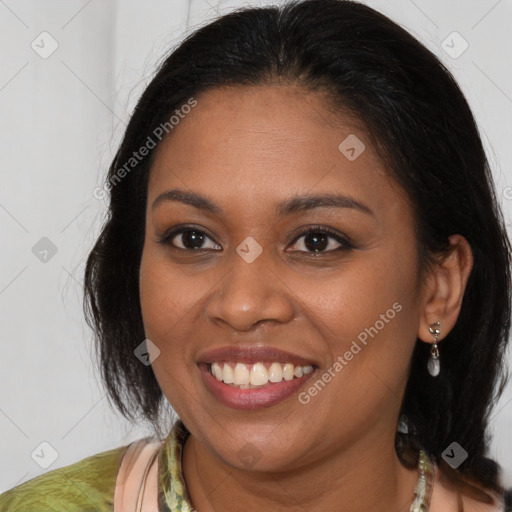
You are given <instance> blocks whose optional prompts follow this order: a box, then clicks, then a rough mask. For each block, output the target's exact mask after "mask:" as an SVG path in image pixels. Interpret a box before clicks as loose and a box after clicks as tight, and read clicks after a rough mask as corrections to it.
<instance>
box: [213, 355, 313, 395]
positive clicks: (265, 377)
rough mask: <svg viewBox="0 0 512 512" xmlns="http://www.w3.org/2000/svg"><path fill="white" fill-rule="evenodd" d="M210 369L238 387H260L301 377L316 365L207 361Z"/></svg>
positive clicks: (226, 381) (221, 378) (226, 382)
mask: <svg viewBox="0 0 512 512" xmlns="http://www.w3.org/2000/svg"><path fill="white" fill-rule="evenodd" d="M207 367H208V370H209V372H210V374H211V375H213V376H214V377H215V378H216V379H217V380H218V381H220V382H223V383H224V384H227V385H229V386H231V387H234V388H238V389H260V388H263V387H265V386H268V385H272V384H278V383H280V382H283V381H290V380H293V379H300V378H301V377H303V376H304V375H308V374H309V373H311V372H312V371H313V370H314V369H315V366H314V365H294V364H293V363H281V362H277V361H273V362H270V361H266V362H264V361H260V362H257V363H254V364H245V363H241V362H236V361H225V362H217V361H216V362H213V363H207Z"/></svg>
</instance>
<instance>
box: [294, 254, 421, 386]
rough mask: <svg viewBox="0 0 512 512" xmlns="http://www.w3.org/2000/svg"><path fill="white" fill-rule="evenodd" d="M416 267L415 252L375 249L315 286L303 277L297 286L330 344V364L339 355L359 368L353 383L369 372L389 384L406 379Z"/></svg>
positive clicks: (412, 335) (413, 327) (414, 308)
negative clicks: (404, 377)
mask: <svg viewBox="0 0 512 512" xmlns="http://www.w3.org/2000/svg"><path fill="white" fill-rule="evenodd" d="M415 268H416V267H415V259H414V256H413V252H412V251H410V252H408V251H405V250H402V252H401V254H397V253H396V252H395V251H392V250H390V251H388V252H386V251H381V250H375V251H374V252H373V254H371V253H370V252H368V253H366V254H364V255H360V256H359V257H358V259H356V260H353V261H352V262H351V264H350V265H347V267H346V269H345V270H341V271H340V272H339V273H338V274H337V275H335V274H331V275H330V276H329V277H328V278H325V279H320V280H319V281H318V285H317V286H312V284H311V280H306V279H304V278H301V280H300V281H298V282H297V283H295V286H294V290H295V291H296V292H297V294H298V295H299V294H300V296H301V298H302V299H301V300H302V301H303V303H304V304H307V307H305V311H304V312H305V314H306V315H309V316H310V319H309V320H310V321H311V322H314V323H315V325H316V326H317V330H318V331H319V332H321V334H322V338H323V339H324V340H325V342H326V344H327V347H326V349H327V350H328V353H329V358H330V361H328V362H330V363H331V364H332V363H333V362H334V361H336V360H338V357H339V356H341V357H342V358H344V360H345V361H346V362H347V364H346V369H347V370H349V371H350V368H349V367H353V368H354V369H355V368H357V370H355V371H354V373H352V372H350V373H352V376H353V378H354V379H355V380H360V379H361V378H363V374H365V373H366V371H372V372H373V373H377V374H378V375H380V376H382V378H383V379H385V381H394V380H396V379H400V378H403V376H404V374H405V372H406V370H407V366H408V362H409V360H410V356H411V353H412V349H413V347H414V341H415V339H416V330H417V321H416V319H417V316H418V309H417V304H416V301H417V297H416V294H417V292H416V290H415V286H414V283H415ZM356 361H357V362H356ZM344 369H345V368H344ZM360 369H364V370H365V372H361V371H360ZM397 369H398V370H399V371H397Z"/></svg>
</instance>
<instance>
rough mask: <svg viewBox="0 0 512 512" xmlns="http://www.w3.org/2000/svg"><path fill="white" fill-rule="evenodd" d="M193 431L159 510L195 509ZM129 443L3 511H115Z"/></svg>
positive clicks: (161, 487) (163, 472)
mask: <svg viewBox="0 0 512 512" xmlns="http://www.w3.org/2000/svg"><path fill="white" fill-rule="evenodd" d="M188 435H189V431H188V430H187V428H186V427H185V425H184V424H183V422H182V421H181V420H178V421H177V422H176V423H175V424H174V426H173V427H172V429H171V432H170V433H169V435H168V436H167V438H166V439H165V441H163V444H162V449H159V454H158V512H194V509H193V508H192V505H191V501H190V496H189V495H188V492H187V487H186V484H185V480H184V477H183V473H182V455H183V446H184V444H185V440H186V439H187V437H188ZM132 444H133V443H132ZM130 446H131V445H126V446H121V447H119V448H116V449H113V450H109V451H106V452H102V453H99V454H97V455H93V456H92V457H88V458H86V459H83V460H81V461H79V462H77V463H75V464H72V465H70V466H65V467H63V468H59V469H55V470H53V471H50V472H48V473H45V474H43V475H41V476H38V477H36V478H33V479H32V480H29V481H28V482H25V483H23V484H21V485H18V486H17V487H14V488H12V489H10V490H9V491H7V492H5V493H3V494H1V495H0V512H113V509H114V490H115V485H116V479H117V475H118V472H119V468H120V465H121V460H122V458H123V456H124V454H125V453H126V450H127V449H128V448H129V447H130ZM420 488H421V489H423V485H420V486H417V489H416V490H417V491H420V492H419V493H420V494H421V489H420ZM427 494H428V493H427ZM511 495H512V492H511V490H510V489H509V490H508V492H507V494H506V497H505V508H504V510H505V511H506V512H511V511H512V508H511V501H512V499H511ZM420 510H423V509H422V508H420Z"/></svg>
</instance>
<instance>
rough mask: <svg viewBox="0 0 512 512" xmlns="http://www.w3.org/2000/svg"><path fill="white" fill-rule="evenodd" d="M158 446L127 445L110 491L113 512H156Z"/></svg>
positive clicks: (149, 443) (144, 441)
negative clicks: (113, 489)
mask: <svg viewBox="0 0 512 512" xmlns="http://www.w3.org/2000/svg"><path fill="white" fill-rule="evenodd" d="M161 447H162V442H160V441H154V440H149V439H148V438H145V439H140V440H138V441H135V442H133V443H131V444H130V445H129V446H128V448H127V450H126V452H125V454H124V456H123V459H122V461H121V465H120V467H119V472H118V474H117V479H116V488H115V491H114V512H158V453H159V449H160V448H161Z"/></svg>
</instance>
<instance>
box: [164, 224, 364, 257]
mask: <svg viewBox="0 0 512 512" xmlns="http://www.w3.org/2000/svg"><path fill="white" fill-rule="evenodd" d="M188 231H194V232H197V233H201V234H203V235H205V236H207V237H208V238H209V239H210V240H212V241H213V242H214V243H216V244H217V242H215V241H214V240H213V238H212V237H211V236H209V235H208V234H207V233H206V232H205V231H204V230H202V229H200V228H199V227H197V226H193V225H190V226H183V227H180V228H179V229H175V230H173V231H171V232H170V233H168V232H166V233H164V234H163V236H162V237H161V238H160V239H158V240H157V243H159V244H161V245H169V246H170V247H171V248H173V249H176V250H178V251H188V252H209V251H217V249H202V248H198V249H183V248H182V247H176V246H175V245H173V244H172V242H171V241H172V239H173V238H174V237H176V236H177V235H180V234H183V233H186V232H188ZM311 233H313V234H322V235H327V236H328V237H329V238H333V239H334V240H336V242H338V243H339V244H340V247H337V248H335V249H330V250H328V251H319V252H314V251H298V252H300V253H305V254H308V255H314V256H318V255H321V254H332V253H335V252H338V251H349V250H351V249H354V248H355V246H354V245H353V243H352V241H351V240H350V238H349V237H347V236H343V235H340V234H339V233H338V232H337V231H334V230H333V229H330V228H328V227H324V226H307V227H304V228H301V229H299V230H298V232H297V233H296V234H295V238H294V239H293V242H292V245H294V244H296V243H297V240H299V239H300V238H302V237H303V236H304V235H308V234H311ZM217 245H220V244H217Z"/></svg>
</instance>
